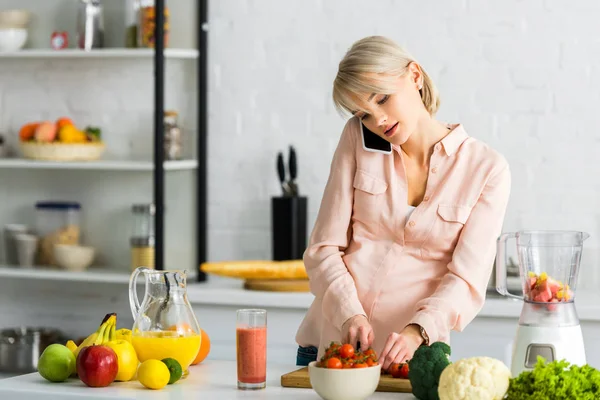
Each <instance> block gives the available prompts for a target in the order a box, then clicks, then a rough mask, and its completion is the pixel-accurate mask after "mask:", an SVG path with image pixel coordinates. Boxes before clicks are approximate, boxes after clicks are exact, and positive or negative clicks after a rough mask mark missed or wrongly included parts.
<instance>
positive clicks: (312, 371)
mask: <svg viewBox="0 0 600 400" xmlns="http://www.w3.org/2000/svg"><path fill="white" fill-rule="evenodd" d="M316 364H317V362H316V361H312V362H311V363H310V364H308V376H309V378H310V385H311V386H312V388H313V389H314V390H315V392H317V394H318V395H319V396H320V397H321V398H322V399H324V400H364V399H367V398H368V397H369V396H371V395H372V394H373V393H375V390H376V389H377V385H379V378H380V377H381V364H377V365H375V366H373V367H367V368H348V369H329V368H320V367H317V365H316Z"/></svg>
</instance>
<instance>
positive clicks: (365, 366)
mask: <svg viewBox="0 0 600 400" xmlns="http://www.w3.org/2000/svg"><path fill="white" fill-rule="evenodd" d="M367 367H368V365H367V364H365V363H358V364H354V368H367Z"/></svg>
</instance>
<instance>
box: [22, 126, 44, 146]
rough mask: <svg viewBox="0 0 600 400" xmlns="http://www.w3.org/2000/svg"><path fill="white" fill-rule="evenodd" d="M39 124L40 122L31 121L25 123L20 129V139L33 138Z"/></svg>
mask: <svg viewBox="0 0 600 400" xmlns="http://www.w3.org/2000/svg"><path fill="white" fill-rule="evenodd" d="M39 125H40V123H39V122H30V123H28V124H25V125H23V126H22V127H21V129H20V130H19V139H20V140H21V141H23V142H25V141H28V140H31V139H33V137H34V135H35V131H36V129H37V127H38V126H39Z"/></svg>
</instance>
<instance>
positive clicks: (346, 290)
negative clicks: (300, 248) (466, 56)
mask: <svg viewBox="0 0 600 400" xmlns="http://www.w3.org/2000/svg"><path fill="white" fill-rule="evenodd" d="M333 100H334V103H335V105H336V107H337V108H338V109H339V110H342V111H347V112H349V113H351V114H352V117H351V118H350V119H349V120H348V122H347V123H346V125H345V127H344V130H343V132H342V134H341V138H340V140H339V144H338V146H337V149H336V151H335V154H334V156H333V161H332V164H331V170H330V175H329V179H328V181H327V185H326V187H325V191H324V194H323V199H322V203H321V207H320V210H319V214H318V217H317V220H316V223H315V226H314V230H313V232H312V234H311V238H310V242H309V246H308V248H307V250H306V252H305V254H304V263H305V265H306V270H307V272H308V276H309V279H310V286H311V291H312V292H313V294H314V295H315V299H314V302H313V304H312V305H311V307H310V309H309V310H308V313H307V315H306V316H305V318H304V320H303V322H302V324H301V325H300V327H299V330H298V333H297V336H296V341H297V343H298V345H299V349H298V356H297V364H298V365H306V364H308V362H310V361H311V360H315V359H317V358H320V357H321V355H323V353H324V350H325V349H326V348H327V347H328V345H329V343H330V342H331V341H341V342H344V343H350V344H352V345H353V346H355V347H356V346H357V344H358V343H359V344H360V348H361V349H363V350H364V349H367V348H369V347H372V348H373V349H374V350H375V351H376V353H377V354H378V355H379V357H380V360H381V362H382V365H383V368H385V369H387V368H388V367H389V366H390V365H391V364H392V363H400V362H405V361H407V360H409V359H411V358H412V356H413V354H414V352H415V350H416V349H417V348H418V347H419V346H420V345H422V344H429V343H433V342H436V341H444V342H447V343H449V337H450V331H451V330H455V331H461V330H463V329H464V328H465V327H466V326H467V324H469V323H470V322H471V321H472V320H473V318H474V317H475V316H476V314H477V313H478V311H479V310H480V309H481V307H482V305H483V303H484V299H485V292H486V287H487V283H488V280H489V277H490V273H491V269H492V265H493V262H494V258H495V254H496V253H495V251H496V239H497V237H498V236H499V234H500V233H501V229H502V223H503V219H504V214H505V211H506V207H507V203H508V199H509V194H510V186H511V175H510V170H509V166H508V163H507V162H506V160H505V159H504V157H502V156H501V155H500V154H498V153H497V152H496V151H494V150H493V149H492V148H490V147H489V146H487V145H486V144H484V143H482V142H480V141H478V140H477V139H475V138H473V137H471V136H469V135H468V134H467V131H466V129H465V127H463V126H462V125H461V124H446V123H443V122H440V121H437V120H436V119H435V118H434V116H435V114H436V111H437V110H438V106H439V97H438V92H437V90H436V88H435V86H434V84H433V82H432V80H431V78H430V77H429V76H428V75H427V73H426V72H425V70H424V69H423V67H422V66H421V65H420V64H419V63H418V62H417V61H416V60H415V59H414V58H413V57H411V56H410V55H409V54H408V53H407V52H406V51H404V50H403V49H402V48H401V47H399V46H398V45H397V44H395V43H394V42H393V41H391V40H389V39H387V38H384V37H377V36H376V37H367V38H365V39H362V40H360V41H358V42H356V43H355V44H354V45H353V46H352V47H351V48H350V50H349V51H348V52H347V54H346V55H345V57H344V58H343V60H342V61H341V62H340V64H339V70H338V73H337V76H336V78H335V81H334V84H333Z"/></svg>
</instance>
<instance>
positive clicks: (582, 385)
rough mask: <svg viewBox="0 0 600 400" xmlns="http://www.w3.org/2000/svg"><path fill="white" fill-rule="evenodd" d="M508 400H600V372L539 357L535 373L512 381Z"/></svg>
mask: <svg viewBox="0 0 600 400" xmlns="http://www.w3.org/2000/svg"><path fill="white" fill-rule="evenodd" d="M506 399H507V400H567V399H577V400H595V399H600V371H598V370H597V369H595V368H593V367H591V366H589V365H584V366H582V367H579V366H576V365H571V364H570V363H568V362H567V361H565V360H560V361H553V362H550V363H547V362H546V361H545V360H544V359H543V358H542V357H538V360H537V363H536V365H535V367H534V368H533V370H531V371H523V372H522V373H521V374H520V375H519V376H517V377H515V378H512V379H511V380H510V386H509V388H508V392H507V397H506Z"/></svg>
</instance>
